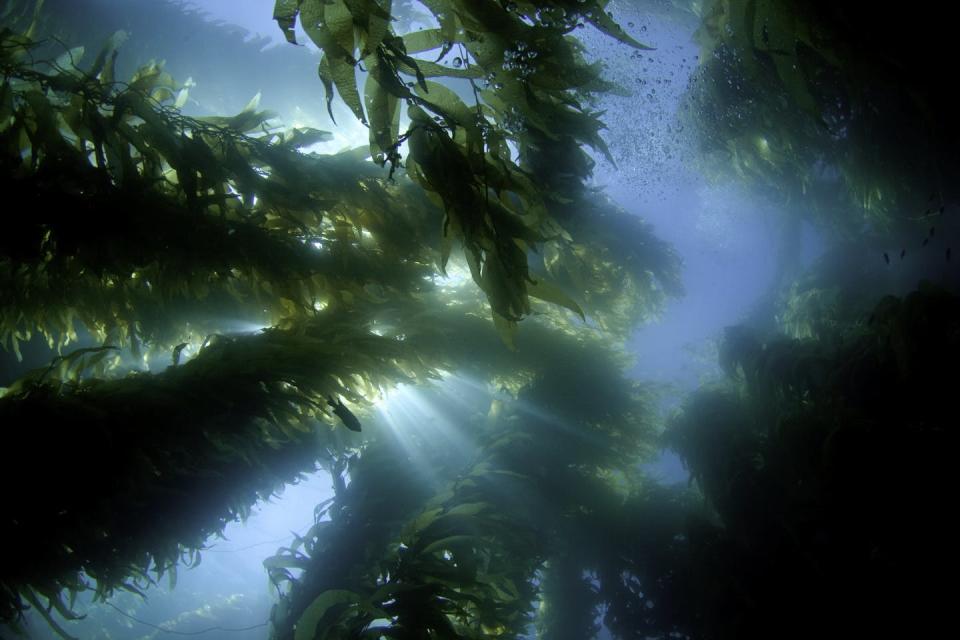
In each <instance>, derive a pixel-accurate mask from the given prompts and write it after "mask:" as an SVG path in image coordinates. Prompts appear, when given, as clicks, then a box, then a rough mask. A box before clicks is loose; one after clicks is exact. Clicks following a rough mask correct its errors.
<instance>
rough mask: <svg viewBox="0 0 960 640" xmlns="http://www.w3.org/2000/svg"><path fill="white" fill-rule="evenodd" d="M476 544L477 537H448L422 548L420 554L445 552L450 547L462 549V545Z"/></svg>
mask: <svg viewBox="0 0 960 640" xmlns="http://www.w3.org/2000/svg"><path fill="white" fill-rule="evenodd" d="M476 543H477V536H471V535H455V536H448V537H446V538H441V539H440V540H436V541H434V542H431V543H430V544H428V545H427V546H425V547H424V548H423V551H422V553H433V552H434V551H445V550H448V549H450V548H451V547H462V546H464V545H467V544H469V545H475V544H476Z"/></svg>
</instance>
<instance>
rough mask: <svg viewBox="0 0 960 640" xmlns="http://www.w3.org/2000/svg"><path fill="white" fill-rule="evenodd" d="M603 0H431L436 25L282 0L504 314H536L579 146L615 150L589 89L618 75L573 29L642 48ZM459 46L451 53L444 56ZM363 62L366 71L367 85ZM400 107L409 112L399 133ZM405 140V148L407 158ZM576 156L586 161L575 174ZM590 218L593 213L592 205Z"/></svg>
mask: <svg viewBox="0 0 960 640" xmlns="http://www.w3.org/2000/svg"><path fill="white" fill-rule="evenodd" d="M605 5H606V3H605V2H595V1H590V2H585V3H570V2H519V3H517V2H512V3H509V4H507V3H498V2H481V3H476V2H461V1H459V0H438V1H437V2H429V3H426V4H425V7H426V9H427V10H428V11H429V12H430V13H431V14H432V19H433V20H434V21H435V22H436V25H437V26H436V27H434V28H429V29H422V30H419V31H411V32H410V33H395V32H394V30H393V25H392V18H393V16H392V13H391V6H392V3H391V2H389V1H386V2H377V1H374V0H370V1H369V2H345V1H342V0H336V1H335V2H332V3H330V2H320V1H319V0H318V1H313V0H310V1H308V2H290V1H287V0H278V2H276V4H275V9H274V18H275V19H276V20H277V23H278V25H279V27H280V29H281V30H282V31H283V33H284V35H285V36H286V38H287V40H289V41H290V42H294V43H295V42H296V38H295V35H294V27H295V25H296V24H297V22H298V21H299V23H300V24H301V25H302V26H303V28H304V30H305V31H306V33H307V35H308V36H309V37H310V39H311V40H312V41H313V42H314V44H316V45H317V46H318V47H320V49H321V50H322V51H323V58H322V60H321V62H320V67H319V73H320V78H321V80H322V82H323V84H324V86H325V89H326V91H327V100H328V105H329V102H330V101H331V100H332V97H333V93H332V92H333V89H334V88H336V90H337V92H338V93H339V95H340V97H341V98H342V99H343V101H344V102H345V103H346V104H347V105H348V106H349V107H350V109H351V110H352V111H353V113H354V115H355V116H356V117H357V118H358V119H359V120H360V121H361V122H363V123H364V124H367V125H368V126H369V127H370V141H371V153H372V155H373V156H374V158H375V159H376V161H377V162H379V163H381V164H386V163H389V164H390V165H391V173H392V172H393V171H394V170H395V169H396V168H397V167H399V166H401V165H402V166H403V167H404V168H405V170H406V173H407V174H408V175H410V176H411V177H412V178H413V179H414V181H415V182H417V183H418V184H419V185H420V186H421V187H423V188H424V189H425V190H426V191H427V193H428V194H430V195H431V196H432V197H433V198H434V199H435V200H436V201H437V203H438V204H441V205H442V206H443V209H444V211H445V216H446V217H445V219H444V224H443V234H444V240H443V242H444V249H443V252H444V256H446V255H447V254H448V252H449V247H450V246H452V244H453V243H454V241H459V243H460V244H462V246H463V249H464V253H465V255H466V257H467V261H468V264H469V265H470V271H471V276H472V278H473V280H474V281H475V282H476V283H477V285H478V286H479V287H480V288H481V289H482V290H483V291H484V292H485V294H486V295H487V299H488V301H489V302H490V305H491V307H492V310H493V312H494V315H495V320H496V321H497V322H498V324H500V325H504V326H509V325H510V324H511V323H514V322H516V321H518V320H520V319H521V318H523V317H524V316H526V315H528V314H529V313H530V311H531V307H530V301H529V298H530V297H531V296H535V293H533V292H532V291H531V289H530V283H531V282H532V280H531V276H530V274H529V271H528V262H527V255H526V254H527V253H528V251H529V250H530V249H536V247H537V246H538V245H540V244H541V243H542V242H544V241H546V240H549V239H551V238H557V237H562V230H560V229H558V228H557V226H556V223H555V222H554V221H553V220H551V218H550V214H551V211H550V206H551V204H555V203H556V202H558V201H559V200H558V198H559V199H563V198H565V197H568V196H570V195H575V194H577V193H579V192H581V191H582V189H583V180H584V179H585V178H586V177H587V175H588V174H589V171H590V166H591V164H592V163H591V161H590V160H589V158H587V156H586V155H585V153H584V152H583V151H582V150H581V149H579V148H578V145H581V144H588V145H590V146H592V147H594V148H595V149H598V150H599V151H601V152H603V153H605V154H606V155H608V156H609V153H608V152H607V151H606V146H605V144H604V143H603V140H602V138H601V137H600V135H599V131H600V130H601V129H602V128H603V125H602V123H601V121H600V120H599V119H598V118H597V114H594V113H592V112H590V110H589V109H588V108H586V107H585V106H584V99H585V96H587V95H588V94H589V93H590V92H591V91H604V90H608V89H610V88H611V86H610V85H609V84H607V83H604V82H603V81H602V80H600V78H599V74H598V69H597V68H596V67H591V66H590V65H588V64H587V63H586V62H585V61H584V60H583V57H582V55H581V53H582V52H581V46H580V45H579V43H578V42H577V41H576V40H575V39H574V38H571V37H569V36H568V35H567V34H568V33H570V32H572V31H573V30H574V29H576V28H578V27H579V26H582V25H583V24H585V23H590V24H592V25H593V26H595V27H596V28H598V29H600V30H601V31H604V32H605V33H608V34H610V35H611V36H613V37H615V38H617V39H619V40H620V41H622V42H624V43H626V44H628V45H630V46H634V47H639V48H643V47H644V45H641V44H640V43H638V42H636V41H635V40H633V39H632V38H631V37H630V36H629V35H627V34H626V33H625V32H624V31H623V29H622V28H621V27H620V26H619V25H617V24H616V23H615V22H614V21H613V20H612V18H610V16H609V15H608V14H607V13H606V11H605ZM450 57H453V59H452V61H451V62H450V64H447V65H444V64H439V62H440V61H442V60H444V59H445V58H446V59H449V58H450ZM358 69H362V70H363V71H365V72H366V73H367V76H366V80H365V84H364V86H363V87H362V88H361V87H360V86H359V84H358V83H357V76H356V72H357V70H358ZM561 69H562V73H561V72H560V70H561ZM430 77H439V78H443V79H446V80H447V81H448V82H449V86H444V85H441V84H438V83H437V82H432V81H428V80H427V78H430ZM457 81H459V84H457ZM401 104H406V105H407V115H408V116H409V119H410V122H411V123H410V127H409V128H408V130H407V131H406V132H404V133H403V134H400V132H399V112H400V106H401ZM331 115H332V113H331ZM404 142H407V143H409V144H408V146H409V157H408V158H407V160H406V161H405V162H402V160H401V156H400V152H399V150H400V145H401V143H404ZM511 145H513V146H514V148H515V150H516V152H514V151H511ZM558 147H559V149H558ZM558 151H559V152H558ZM568 162H573V163H574V164H575V165H577V166H579V167H581V168H580V169H579V170H577V171H574V172H572V173H570V172H568V171H567V169H566V165H567V163H568ZM555 163H556V164H555ZM554 191H556V192H558V193H556V194H555V193H554ZM581 215H582V217H583V218H584V219H585V220H587V219H589V218H590V212H589V211H584V212H582V214H581ZM445 261H446V258H445V257H444V259H443V262H444V263H445Z"/></svg>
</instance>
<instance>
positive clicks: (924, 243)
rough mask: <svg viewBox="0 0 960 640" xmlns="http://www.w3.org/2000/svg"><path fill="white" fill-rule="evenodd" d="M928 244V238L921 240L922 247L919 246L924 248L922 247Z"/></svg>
mask: <svg viewBox="0 0 960 640" xmlns="http://www.w3.org/2000/svg"><path fill="white" fill-rule="evenodd" d="M928 242H930V238H924V239H923V245H921V246H924V247H925V246H927V243H928Z"/></svg>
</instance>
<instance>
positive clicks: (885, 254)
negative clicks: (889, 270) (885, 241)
mask: <svg viewBox="0 0 960 640" xmlns="http://www.w3.org/2000/svg"><path fill="white" fill-rule="evenodd" d="M883 260H884V262H886V263H887V264H890V256H889V255H887V252H886V251H884V252H883Z"/></svg>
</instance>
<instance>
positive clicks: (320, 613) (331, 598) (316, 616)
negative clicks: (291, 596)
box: [293, 589, 364, 640]
mask: <svg viewBox="0 0 960 640" xmlns="http://www.w3.org/2000/svg"><path fill="white" fill-rule="evenodd" d="M363 600H364V599H363V597H362V596H361V595H360V594H358V593H354V592H353V591H347V590H345V589H330V590H328V591H324V592H323V593H321V594H320V595H319V596H317V597H316V598H315V599H314V600H313V602H311V603H310V606H308V607H307V608H306V609H304V611H303V614H301V616H300V619H299V620H297V624H296V626H295V631H294V636H293V637H294V640H314V638H315V636H316V633H317V626H318V625H319V624H320V622H321V621H323V618H324V617H325V616H326V615H327V612H328V611H330V609H331V608H332V607H335V606H336V605H338V604H360V603H361V602H363Z"/></svg>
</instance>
